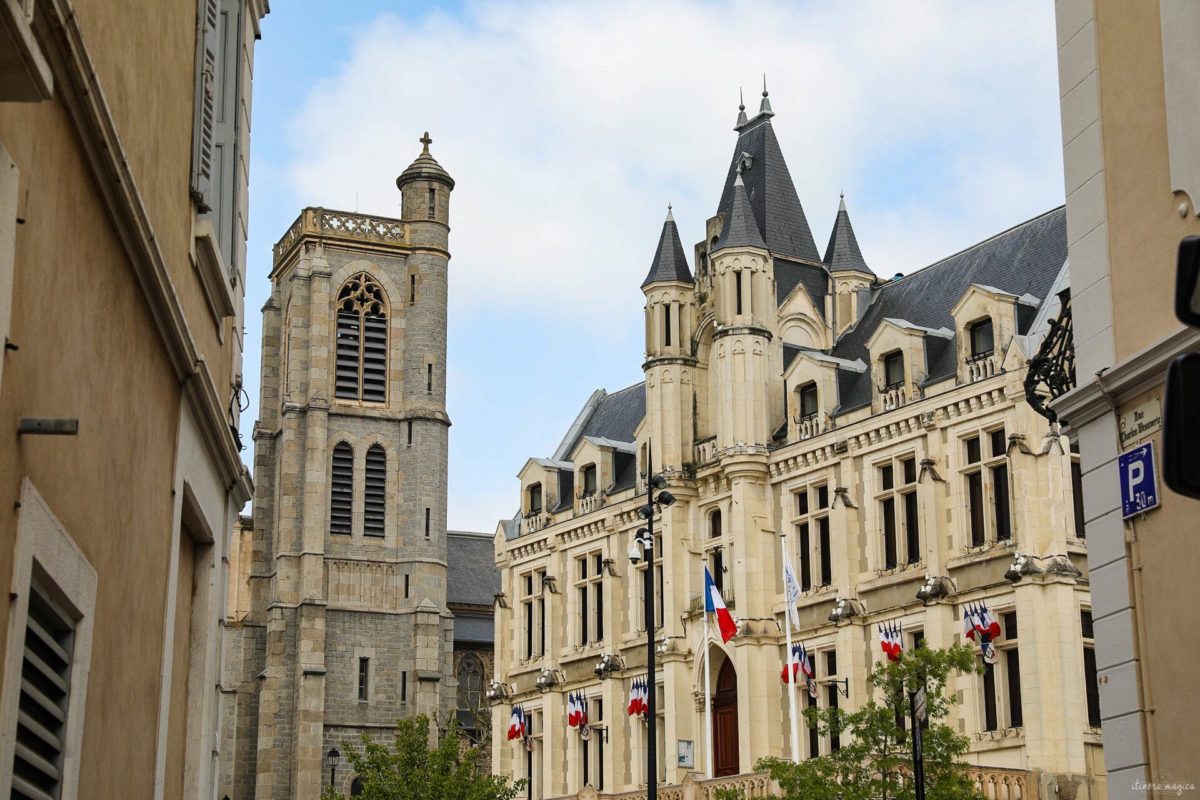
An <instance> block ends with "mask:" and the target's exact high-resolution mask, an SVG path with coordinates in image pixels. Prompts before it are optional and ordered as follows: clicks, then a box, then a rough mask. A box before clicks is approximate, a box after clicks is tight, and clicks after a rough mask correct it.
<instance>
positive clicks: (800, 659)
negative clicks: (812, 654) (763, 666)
mask: <svg viewBox="0 0 1200 800" xmlns="http://www.w3.org/2000/svg"><path fill="white" fill-rule="evenodd" d="M801 672H803V673H804V676H805V677H806V678H811V677H812V667H811V666H809V664H808V653H807V652H806V651H805V649H804V645H803V644H800V643H796V644H794V645H792V652H791V655H789V656H788V661H787V664H786V665H785V666H784V668H783V674H782V675H781V676H780V677H782V678H783V682H784V683H791V682H792V681H794V680H798V679H799V677H800V673H801Z"/></svg>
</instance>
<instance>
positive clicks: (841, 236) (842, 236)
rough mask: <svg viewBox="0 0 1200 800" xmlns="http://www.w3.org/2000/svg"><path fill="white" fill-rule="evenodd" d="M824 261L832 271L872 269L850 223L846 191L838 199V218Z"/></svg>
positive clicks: (863, 270) (830, 236) (867, 270)
mask: <svg viewBox="0 0 1200 800" xmlns="http://www.w3.org/2000/svg"><path fill="white" fill-rule="evenodd" d="M824 263H825V266H826V267H828V268H829V271H830V272H837V271H839V270H857V271H859V272H870V271H871V268H870V267H868V266H867V262H866V261H865V260H864V259H863V256H862V251H860V250H859V249H858V238H857V237H856V236H855V235H854V226H852V225H851V224H850V214H849V213H848V212H847V211H846V193H845V192H842V193H841V196H840V199H839V200H838V213H837V219H835V220H834V222H833V232H832V233H830V234H829V245H828V246H827V247H826V248H825V258H824Z"/></svg>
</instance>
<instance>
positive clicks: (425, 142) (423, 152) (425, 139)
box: [417, 131, 433, 156]
mask: <svg viewBox="0 0 1200 800" xmlns="http://www.w3.org/2000/svg"><path fill="white" fill-rule="evenodd" d="M417 141H418V142H420V143H421V144H423V145H424V148H423V149H422V150H421V155H425V156H427V155H429V145H431V144H433V139H430V138H429V131H425V135H424V136H422V137H421V138H420V139H417Z"/></svg>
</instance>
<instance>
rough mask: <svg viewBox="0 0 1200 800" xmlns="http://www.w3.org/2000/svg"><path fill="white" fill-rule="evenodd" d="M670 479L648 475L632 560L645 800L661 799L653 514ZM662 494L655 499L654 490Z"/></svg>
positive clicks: (668, 497)
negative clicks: (638, 572) (642, 639)
mask: <svg viewBox="0 0 1200 800" xmlns="http://www.w3.org/2000/svg"><path fill="white" fill-rule="evenodd" d="M651 463H652V462H651V459H650V450H649V448H647V458H646V469H647V472H649V469H650V464H651ZM666 486H667V479H666V478H664V477H663V476H662V475H647V477H646V505H644V506H642V507H641V508H639V509H638V515H639V516H640V517H641V518H642V519H644V520H646V527H645V528H639V529H638V532H637V533H636V534H635V536H634V540H633V547H632V548H631V549H630V551H629V560H630V561H632V562H633V563H635V564H636V563H637V562H638V561H640V560H642V559H643V558H645V560H646V578H645V586H646V591H645V595H646V596H645V600H644V602H643V612H644V615H645V618H646V689H647V691H646V800H658V689H657V687H656V684H655V681H654V653H655V650H654V622H655V617H656V615H655V613H654V511H655V506H659V507H662V508H666V507H667V506H669V505H671V504H672V503H674V502H675V497H674V495H672V494H671V493H670V492H668V491H666ZM656 489H659V490H662V491H659V493H658V496H657V497H655V496H654V491H655V490H656Z"/></svg>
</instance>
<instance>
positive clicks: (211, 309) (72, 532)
mask: <svg viewBox="0 0 1200 800" xmlns="http://www.w3.org/2000/svg"><path fill="white" fill-rule="evenodd" d="M266 13H267V3H266V2H265V0H222V2H215V0H205V2H200V3H196V2H182V3H157V2H133V3H128V2H119V3H118V2H89V3H78V4H73V3H71V2H68V1H67V0H34V2H16V3H14V2H4V3H2V4H0V53H2V54H3V57H2V58H0V333H2V334H3V336H4V341H5V349H4V352H3V356H2V366H0V501H2V502H3V506H4V508H5V509H7V511H6V513H5V514H4V515H3V517H2V518H0V576H3V581H4V585H5V586H6V587H7V588H6V591H4V592H2V593H0V598H2V599H0V648H2V649H0V659H2V661H0V663H2V664H3V667H2V669H3V672H2V673H0V720H3V723H2V728H0V794H3V795H4V796H5V797H7V796H10V794H11V796H13V797H24V796H38V795H37V792H39V791H40V792H44V793H45V795H48V796H54V797H61V798H68V799H69V798H75V797H88V798H114V799H115V798H127V797H144V798H163V797H183V798H202V797H204V798H207V797H213V796H215V795H216V780H217V779H216V769H215V767H216V755H215V753H216V752H217V751H218V750H219V748H220V706H221V695H220V693H219V684H220V667H221V641H220V624H221V620H222V616H223V614H222V607H223V603H224V598H225V585H226V584H225V581H226V573H225V568H224V561H225V555H226V553H225V548H226V545H227V542H228V541H229V536H230V532H231V529H232V528H233V525H234V522H235V520H236V518H237V512H238V510H239V509H240V508H241V507H242V505H243V504H244V503H245V502H246V501H247V500H248V499H249V497H250V492H251V484H250V478H249V474H248V472H247V471H246V470H245V468H244V467H243V466H242V463H241V460H240V456H239V444H240V443H239V442H238V440H237V434H236V430H237V425H238V408H239V403H238V395H239V393H240V385H241V368H242V367H241V354H242V341H241V335H242V334H241V331H242V319H243V317H242V307H243V304H242V290H243V287H244V285H245V230H246V220H245V209H246V202H247V201H246V198H247V194H246V187H247V182H246V175H247V172H246V165H247V162H248V154H249V135H250V128H249V109H250V106H251V102H250V88H251V74H252V63H253V52H254V42H255V40H256V39H257V38H258V36H259V23H260V20H261V19H262V18H263V16H264V15H265V14H266ZM131 52H136V53H137V54H138V57H137V58H136V59H131V58H130V56H129V54H130V53H131ZM38 419H40V420H52V419H62V420H68V421H69V422H64V423H61V424H60V423H54V422H45V423H44V424H42V425H39V423H38V422H36V421H34V420H38ZM23 420H26V421H24V422H23ZM76 423H77V428H76V427H75V424H76ZM47 427H49V428H51V429H53V430H54V431H57V432H60V433H65V434H66V435H47V433H48V431H47Z"/></svg>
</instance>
